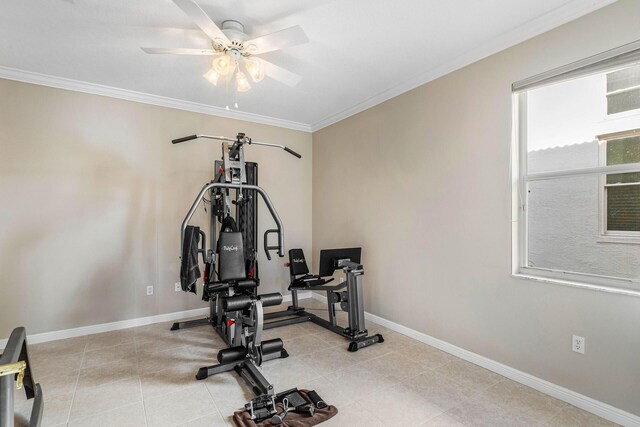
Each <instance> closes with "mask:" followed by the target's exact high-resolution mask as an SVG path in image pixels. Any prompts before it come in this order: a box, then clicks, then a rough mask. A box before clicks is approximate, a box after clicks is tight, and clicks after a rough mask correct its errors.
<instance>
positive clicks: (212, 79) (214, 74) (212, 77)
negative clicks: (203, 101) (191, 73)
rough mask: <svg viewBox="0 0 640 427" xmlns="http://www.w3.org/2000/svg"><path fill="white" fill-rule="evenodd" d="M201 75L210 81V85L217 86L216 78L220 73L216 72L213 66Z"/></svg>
mask: <svg viewBox="0 0 640 427" xmlns="http://www.w3.org/2000/svg"><path fill="white" fill-rule="evenodd" d="M202 77H204V78H205V79H207V80H209V83H211V84H212V85H214V86H218V79H219V78H220V74H218V72H217V71H216V70H214V69H213V68H211V69H210V70H209V71H207V72H206V73H204V74H203V75H202Z"/></svg>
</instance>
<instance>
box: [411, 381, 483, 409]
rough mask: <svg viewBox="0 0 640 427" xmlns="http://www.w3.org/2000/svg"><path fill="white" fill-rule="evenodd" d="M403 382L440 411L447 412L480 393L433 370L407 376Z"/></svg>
mask: <svg viewBox="0 0 640 427" xmlns="http://www.w3.org/2000/svg"><path fill="white" fill-rule="evenodd" d="M403 384H404V385H405V386H406V387H407V388H408V389H409V390H411V391H413V393H415V394H416V395H417V396H422V398H424V399H425V400H426V401H428V402H429V404H430V405H432V406H433V407H435V408H438V409H439V410H440V412H445V411H447V410H449V409H451V408H453V407H454V406H457V405H459V404H460V403H461V402H465V401H467V400H468V399H471V398H473V397H474V396H476V395H477V394H478V392H477V391H476V390H475V389H473V388H471V387H467V386H464V385H462V384H458V383H457V382H455V381H453V380H451V379H450V378H448V377H446V376H444V375H442V374H440V373H438V372H433V371H426V372H424V373H422V374H420V375H417V376H415V377H412V378H407V379H406V380H405V381H404V383H403Z"/></svg>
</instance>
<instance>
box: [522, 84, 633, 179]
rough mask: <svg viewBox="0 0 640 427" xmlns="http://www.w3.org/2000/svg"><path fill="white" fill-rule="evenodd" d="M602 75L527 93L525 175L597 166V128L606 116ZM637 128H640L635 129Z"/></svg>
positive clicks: (603, 132) (598, 128)
mask: <svg viewBox="0 0 640 427" xmlns="http://www.w3.org/2000/svg"><path fill="white" fill-rule="evenodd" d="M605 86H606V82H605V76H604V74H601V75H595V76H588V77H584V78H580V79H575V80H570V81H567V82H561V83H557V84H554V85H550V86H544V87H541V88H537V89H533V90H530V91H528V92H527V123H526V124H527V167H528V172H529V173H540V172H553V171H558V170H570V169H582V168H594V167H598V166H599V145H598V144H599V142H598V140H597V135H602V134H605V133H607V132H606V131H602V130H603V129H602V128H601V127H600V126H599V125H598V123H600V122H602V119H603V118H604V117H606V111H605V108H606V107H605V102H604V100H605V96H606V94H605ZM638 127H640V125H639V126H638Z"/></svg>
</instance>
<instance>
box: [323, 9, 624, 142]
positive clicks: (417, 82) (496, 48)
mask: <svg viewBox="0 0 640 427" xmlns="http://www.w3.org/2000/svg"><path fill="white" fill-rule="evenodd" d="M616 1H617V0H590V1H584V0H573V1H571V2H569V3H567V4H565V5H563V6H561V7H559V8H557V9H555V10H552V11H551V12H548V13H546V14H544V15H541V16H539V17H537V18H535V19H533V20H531V21H529V22H527V23H526V24H524V25H521V26H519V27H517V28H515V29H513V30H511V31H508V32H506V33H504V34H502V35H500V36H498V37H496V38H495V39H493V40H492V41H490V42H488V43H485V44H483V45H482V46H480V47H477V48H475V49H473V50H471V51H469V52H467V53H464V54H463V55H461V56H458V57H457V58H455V59H453V60H451V61H448V62H446V63H444V64H442V65H439V66H437V67H435V68H433V69H431V70H429V71H427V72H425V73H421V74H419V75H417V76H416V77H413V78H410V79H408V80H405V81H404V82H401V83H399V84H397V85H395V86H394V87H392V88H390V89H387V90H385V91H383V92H380V93H378V94H377V95H374V96H372V97H370V98H367V99H365V100H364V101H362V102H359V103H357V104H355V105H353V106H352V107H349V108H346V109H344V110H342V111H339V112H337V113H335V114H331V115H329V116H327V117H325V118H323V119H322V120H319V121H317V122H315V123H312V124H311V132H316V131H318V130H320V129H322V128H325V127H327V126H330V125H332V124H334V123H337V122H339V121H341V120H344V119H346V118H348V117H350V116H353V115H355V114H358V113H360V112H362V111H364V110H367V109H369V108H371V107H374V106H376V105H378V104H381V103H383V102H385V101H388V100H389V99H391V98H395V97H396V96H398V95H401V94H403V93H405V92H409V91H410V90H412V89H415V88H417V87H418V86H422V85H423V84H425V83H429V82H430V81H433V80H435V79H437V78H439V77H442V76H444V75H447V74H449V73H451V72H453V71H456V70H459V69H460V68H463V67H466V66H467V65H470V64H472V63H474V62H476V61H479V60H481V59H483V58H486V57H488V56H491V55H493V54H495V53H498V52H500V51H503V50H505V49H508V48H510V47H512V46H515V45H517V44H518V43H522V42H524V41H525V40H528V39H530V38H533V37H535V36H537V35H540V34H542V33H545V32H547V31H549V30H552V29H554V28H556V27H559V26H560V25H562V24H566V23H567V22H570V21H573V20H574V19H577V18H579V17H581V16H584V15H587V14H588V13H591V12H593V11H595V10H598V9H600V8H602V7H605V6H607V5H610V4H612V3H615V2H616Z"/></svg>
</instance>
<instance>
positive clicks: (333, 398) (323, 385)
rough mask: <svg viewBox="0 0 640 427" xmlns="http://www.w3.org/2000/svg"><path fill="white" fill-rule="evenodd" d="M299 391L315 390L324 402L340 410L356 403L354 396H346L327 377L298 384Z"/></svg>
mask: <svg viewBox="0 0 640 427" xmlns="http://www.w3.org/2000/svg"><path fill="white" fill-rule="evenodd" d="M298 389H300V390H315V391H316V393H318V395H319V396H320V397H321V398H322V400H324V401H325V402H326V403H327V404H328V405H333V406H335V407H338V408H341V407H342V406H344V405H346V404H348V403H351V402H353V401H355V397H354V396H350V395H348V394H346V393H345V392H344V391H342V390H341V389H340V388H339V387H336V386H335V385H334V384H332V383H331V381H329V380H328V379H326V378H325V377H320V378H316V379H313V380H311V381H306V382H304V383H301V384H298Z"/></svg>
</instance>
